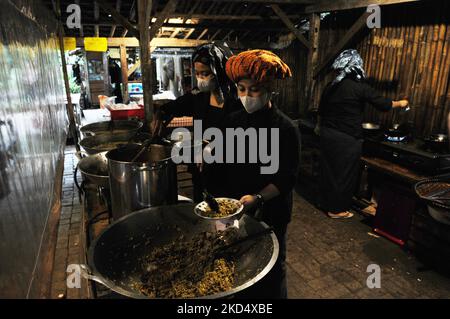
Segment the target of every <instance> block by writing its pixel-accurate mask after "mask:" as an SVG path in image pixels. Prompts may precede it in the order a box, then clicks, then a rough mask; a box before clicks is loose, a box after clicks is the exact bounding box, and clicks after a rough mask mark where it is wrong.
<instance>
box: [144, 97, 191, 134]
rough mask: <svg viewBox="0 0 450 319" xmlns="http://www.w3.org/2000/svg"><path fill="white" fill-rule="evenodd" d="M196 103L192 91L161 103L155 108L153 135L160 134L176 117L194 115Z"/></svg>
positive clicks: (152, 126)
mask: <svg viewBox="0 0 450 319" xmlns="http://www.w3.org/2000/svg"><path fill="white" fill-rule="evenodd" d="M194 105H195V96H194V95H193V94H191V93H188V94H185V95H183V96H180V97H179V98H178V99H176V100H174V101H170V102H169V103H166V104H164V105H161V106H160V107H159V108H157V109H156V110H155V114H154V116H153V120H152V124H151V132H152V135H153V136H160V135H161V132H162V130H163V129H164V128H165V127H166V126H167V125H168V124H169V123H170V122H171V121H172V119H173V118H174V117H181V116H192V114H193V110H194Z"/></svg>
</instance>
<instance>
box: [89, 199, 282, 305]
mask: <svg viewBox="0 0 450 319" xmlns="http://www.w3.org/2000/svg"><path fill="white" fill-rule="evenodd" d="M265 228H267V225H265V224H263V223H260V222H258V221H256V220H255V219H253V218H252V217H249V216H247V215H244V216H243V217H242V219H241V220H240V226H239V234H240V235H242V236H245V235H246V234H249V235H251V234H254V233H256V232H259V231H261V230H264V229H265ZM204 231H211V232H213V231H215V224H214V223H211V222H209V221H207V220H205V219H202V218H200V217H198V216H196V215H195V214H194V205H193V204H179V205H174V206H161V207H154V208H149V209H145V210H142V211H139V212H135V213H132V214H131V215H127V216H125V217H123V218H121V219H119V220H117V221H116V222H115V223H114V224H112V225H110V226H109V227H108V228H107V229H106V230H104V231H103V232H102V233H101V234H100V236H99V237H98V238H97V239H96V240H95V241H94V242H93V243H92V245H91V246H90V248H89V252H88V264H89V266H83V269H84V275H85V277H87V278H89V279H91V280H94V281H96V282H99V283H101V284H102V285H104V286H106V287H108V288H109V289H111V290H113V291H114V292H116V293H119V294H121V295H123V296H125V297H130V298H144V299H147V298H149V297H147V296H145V295H143V294H141V293H140V292H139V291H138V290H137V289H135V288H133V287H132V284H133V283H136V282H139V280H140V279H139V278H140V276H141V274H142V270H141V266H140V263H139V260H140V259H141V258H142V257H144V256H145V255H147V254H148V253H149V252H150V251H151V250H152V249H153V248H155V247H160V246H163V245H166V244H169V243H171V242H172V241H174V240H176V239H178V238H179V236H180V234H184V235H185V236H186V240H189V239H191V238H192V237H193V236H194V235H196V234H198V233H201V232H204ZM146 241H147V243H146ZM148 242H150V245H146V244H148ZM238 247H239V251H240V252H241V253H238V254H236V255H235V256H236V258H237V260H236V262H235V263H236V275H235V285H234V288H233V289H232V290H230V291H226V292H222V293H217V294H214V295H209V296H205V297H203V298H208V299H210V298H224V297H227V296H231V295H234V294H236V293H237V292H239V291H242V290H244V289H245V288H247V287H250V286H252V285H253V284H254V283H256V282H257V281H259V280H261V279H262V278H263V277H264V276H265V275H266V274H267V273H268V272H269V271H270V269H271V268H272V267H273V265H274V264H275V262H276V259H277V258H278V252H279V246H278V241H277V238H276V236H275V234H274V233H273V232H271V233H270V234H266V235H263V236H261V237H259V238H257V239H251V240H248V241H246V242H244V243H241V244H239V246H238ZM88 273H90V274H88Z"/></svg>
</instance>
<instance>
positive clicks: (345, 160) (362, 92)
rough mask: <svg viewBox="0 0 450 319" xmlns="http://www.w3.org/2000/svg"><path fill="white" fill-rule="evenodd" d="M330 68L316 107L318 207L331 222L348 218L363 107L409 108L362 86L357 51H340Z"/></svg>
mask: <svg viewBox="0 0 450 319" xmlns="http://www.w3.org/2000/svg"><path fill="white" fill-rule="evenodd" d="M332 68H333V69H334V70H335V71H336V73H337V76H336V78H335V80H334V81H333V82H331V83H330V84H328V85H327V87H326V88H325V90H324V92H323V94H322V98H321V102H320V106H319V125H318V129H319V132H320V133H319V134H320V149H321V160H320V167H321V177H320V189H321V192H320V193H321V197H322V199H321V206H322V209H324V210H325V211H326V212H327V214H328V216H329V217H331V218H350V217H352V216H353V214H352V213H350V212H349V209H350V207H351V202H352V197H353V194H354V192H355V190H356V186H357V178H358V170H359V163H360V156H361V148H362V123H363V112H364V106H365V103H366V102H367V103H370V104H371V105H373V106H374V107H375V108H377V109H378V110H380V111H389V110H391V109H392V108H404V107H407V106H408V101H407V100H400V101H392V100H391V99H389V98H385V97H383V96H381V95H379V94H378V93H377V92H376V91H375V90H374V89H372V88H371V87H370V86H369V85H368V84H367V83H365V82H364V78H365V72H364V69H363V61H362V59H361V57H360V55H359V54H358V52H357V51H356V50H345V51H343V52H342V53H341V54H340V55H339V56H338V57H337V58H336V60H335V61H334V63H333V66H332Z"/></svg>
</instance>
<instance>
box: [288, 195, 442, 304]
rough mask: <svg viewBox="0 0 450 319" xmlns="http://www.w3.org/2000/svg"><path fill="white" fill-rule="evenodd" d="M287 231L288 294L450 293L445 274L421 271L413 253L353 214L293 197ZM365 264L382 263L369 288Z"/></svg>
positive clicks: (375, 295) (409, 295) (428, 295)
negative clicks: (377, 280)
mask: <svg viewBox="0 0 450 319" xmlns="http://www.w3.org/2000/svg"><path fill="white" fill-rule="evenodd" d="M293 211H294V213H293V219H292V222H291V224H290V225H289V230H288V243H287V249H288V252H287V266H288V267H287V276H288V291H289V297H290V298H450V278H449V277H446V276H443V275H441V274H438V273H436V272H434V271H432V270H428V271H420V268H421V266H422V265H421V264H420V262H419V261H417V260H416V258H415V257H414V256H411V255H410V254H409V253H407V252H406V251H405V250H403V249H402V248H400V247H399V246H397V245H395V244H394V243H392V242H390V241H388V240H386V239H384V238H383V237H374V236H371V234H369V233H371V228H370V227H369V226H368V225H367V224H366V223H364V221H365V220H364V219H365V217H362V216H360V215H358V214H356V215H355V217H354V218H352V219H348V220H332V219H329V218H328V217H326V216H325V215H324V214H323V213H322V212H320V211H318V210H317V209H316V208H315V207H314V206H312V205H311V204H310V203H309V202H307V201H306V200H305V199H304V198H302V197H301V196H299V195H297V194H295V196H294V210H293ZM369 264H377V265H379V266H380V268H381V288H379V289H378V288H374V289H369V288H368V287H367V284H366V281H367V278H368V276H369V275H370V273H368V272H367V266H368V265H369Z"/></svg>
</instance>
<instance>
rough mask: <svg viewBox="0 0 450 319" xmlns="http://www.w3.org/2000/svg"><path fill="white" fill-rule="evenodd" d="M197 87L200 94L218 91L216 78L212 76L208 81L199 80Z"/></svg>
mask: <svg viewBox="0 0 450 319" xmlns="http://www.w3.org/2000/svg"><path fill="white" fill-rule="evenodd" d="M197 86H198V89H199V90H200V92H211V91H214V90H215V89H216V78H215V77H214V76H213V75H211V76H209V77H208V78H207V79H200V78H197Z"/></svg>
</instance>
